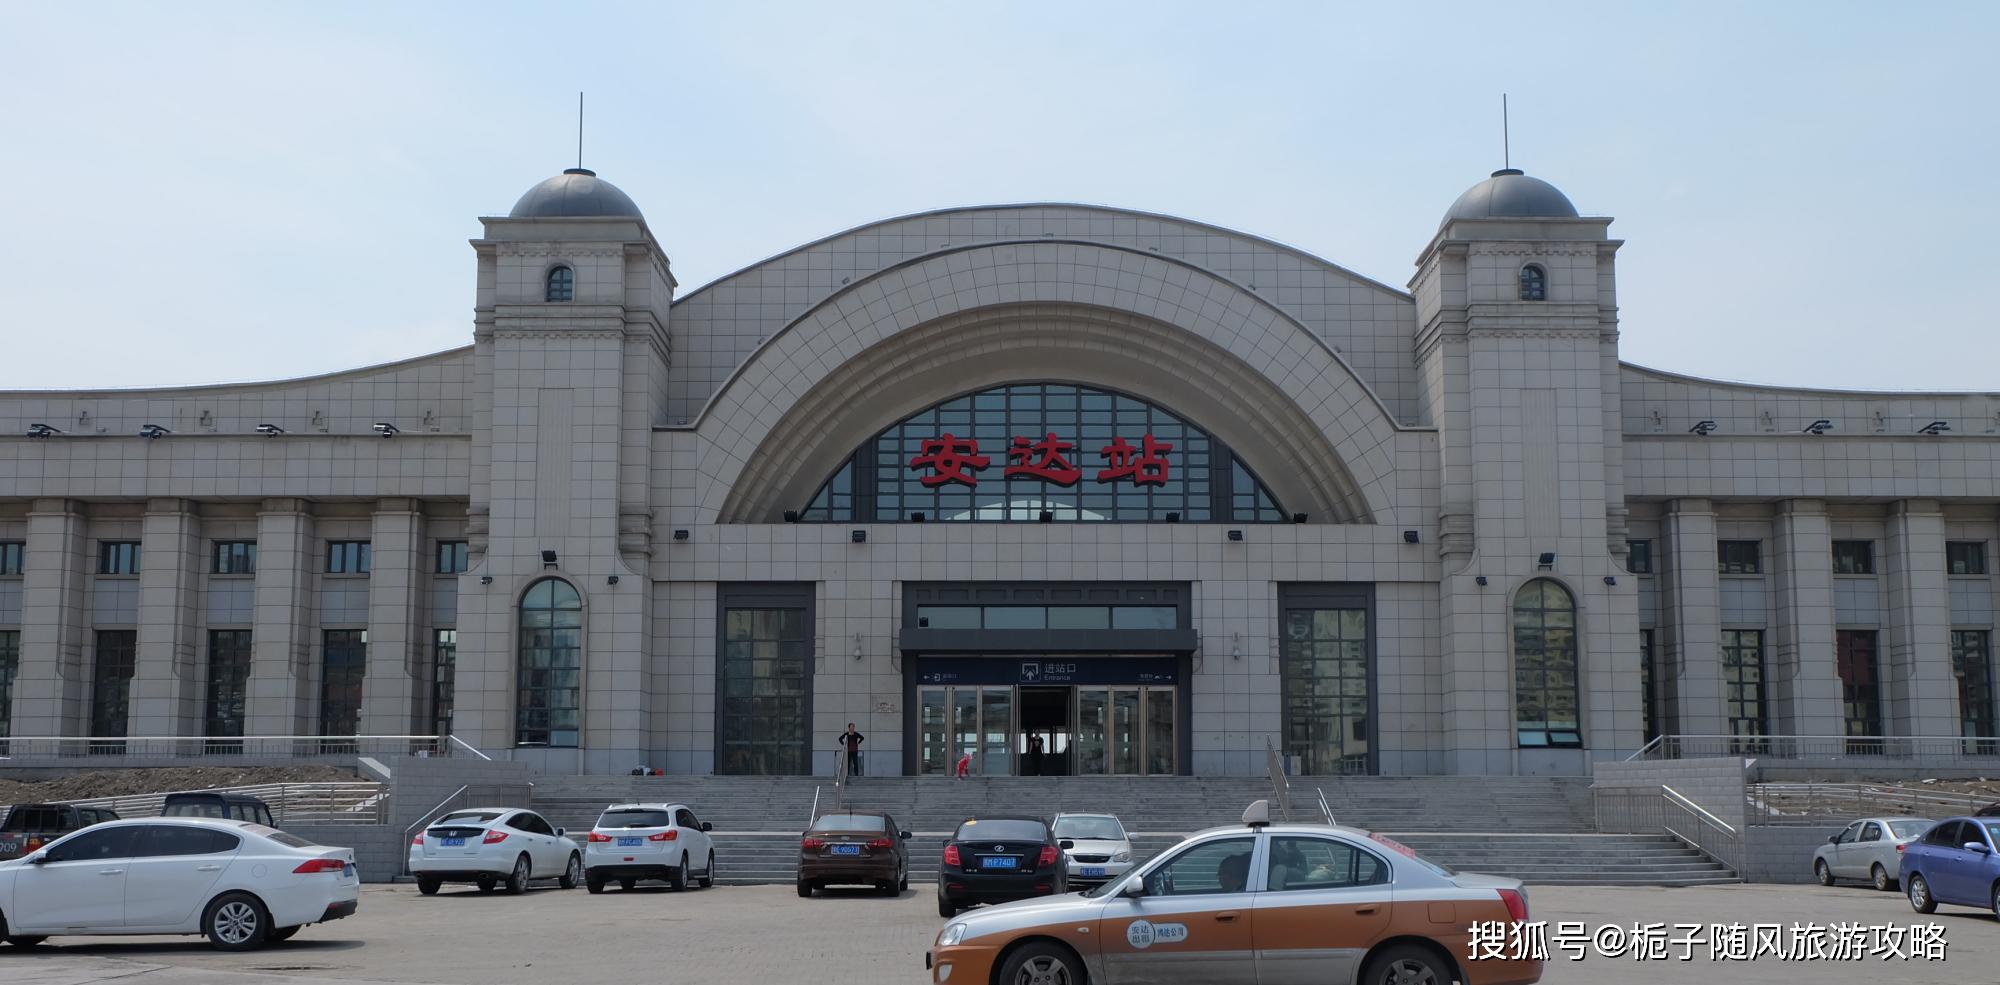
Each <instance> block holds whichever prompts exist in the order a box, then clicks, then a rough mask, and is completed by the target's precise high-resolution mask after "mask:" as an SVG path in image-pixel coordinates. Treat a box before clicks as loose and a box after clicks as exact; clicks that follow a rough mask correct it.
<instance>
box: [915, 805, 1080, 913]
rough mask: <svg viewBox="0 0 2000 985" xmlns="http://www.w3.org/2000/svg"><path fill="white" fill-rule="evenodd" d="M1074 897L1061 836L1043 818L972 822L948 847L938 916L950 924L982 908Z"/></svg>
mask: <svg viewBox="0 0 2000 985" xmlns="http://www.w3.org/2000/svg"><path fill="white" fill-rule="evenodd" d="M1068 891H1069V874H1068V866H1066V865H1064V864H1063V852H1062V849H1061V848H1060V847H1058V846H1057V844H1056V833H1055V830H1054V829H1053V828H1050V827H1049V822H1048V821H1047V820H1046V819H1044V818H1039V817H986V818H972V819H968V820H967V821H966V822H965V823H964V824H961V825H959V826H958V830H957V831H956V832H954V833H953V834H952V836H951V840H950V841H947V842H945V843H944V861H943V864H942V865H940V866H939V867H938V916H941V917H944V918H946V919H950V918H952V917H955V916H957V915H958V911H960V910H963V909H965V908H966V907H969V906H973V905H975V904H979V903H1006V902H1009V901H1012V900H1018V899H1029V898H1031V897H1035V896H1054V895H1057V894H1060V893H1066V892H1068Z"/></svg>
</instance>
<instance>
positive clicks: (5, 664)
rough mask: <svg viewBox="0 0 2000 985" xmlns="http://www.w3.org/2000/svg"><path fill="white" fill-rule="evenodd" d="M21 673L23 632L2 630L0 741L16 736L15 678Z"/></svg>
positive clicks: (0, 648)
mask: <svg viewBox="0 0 2000 985" xmlns="http://www.w3.org/2000/svg"><path fill="white" fill-rule="evenodd" d="M20 671H21V631H20V630H18V629H0V739H4V738H6V737H7V736H10V735H13V734H14V729H13V725H14V676H15V675H16V674H18V673H20Z"/></svg>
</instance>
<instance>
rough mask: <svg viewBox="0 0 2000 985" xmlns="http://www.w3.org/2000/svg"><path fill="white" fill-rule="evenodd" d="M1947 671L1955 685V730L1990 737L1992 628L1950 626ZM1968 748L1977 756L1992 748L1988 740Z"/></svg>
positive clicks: (1970, 737) (1992, 694) (1960, 733)
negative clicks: (1955, 627)
mask: <svg viewBox="0 0 2000 985" xmlns="http://www.w3.org/2000/svg"><path fill="white" fill-rule="evenodd" d="M1951 671H1952V678H1953V682H1954V683H1955V684H1956V685H1957V688H1958V731H1959V735H1960V736H1962V737H1964V738H1967V739H1975V738H1976V739H1991V738H1993V737H1994V733H1995V730H1996V726H1995V724H1994V718H1995V716H1994V693H1993V684H1994V673H1993V631H1992V630H1990V629H1953V630H1952V631H1951ZM1977 745H1978V746H1979V747H1980V748H1978V749H1975V750H1971V751H1973V752H1975V753H1976V754H1980V755H1991V754H1993V753H1994V752H1995V751H2000V750H1994V749H1992V748H1988V747H1990V746H1992V745H1993V744H1992V743H1987V742H1982V743H1977Z"/></svg>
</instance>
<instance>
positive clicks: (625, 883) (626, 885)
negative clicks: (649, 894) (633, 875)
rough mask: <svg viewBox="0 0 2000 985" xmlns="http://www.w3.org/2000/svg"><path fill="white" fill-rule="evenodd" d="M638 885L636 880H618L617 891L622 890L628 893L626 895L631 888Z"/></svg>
mask: <svg viewBox="0 0 2000 985" xmlns="http://www.w3.org/2000/svg"><path fill="white" fill-rule="evenodd" d="M638 884H639V880H637V879H620V880H618V888H619V889H622V890H624V891H626V892H628V893H629V892H631V891H632V887H633V886H637V885H638Z"/></svg>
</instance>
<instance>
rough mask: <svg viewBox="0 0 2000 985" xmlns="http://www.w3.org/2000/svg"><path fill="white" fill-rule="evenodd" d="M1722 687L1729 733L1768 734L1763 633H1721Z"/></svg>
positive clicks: (1735, 630)
mask: <svg viewBox="0 0 2000 985" xmlns="http://www.w3.org/2000/svg"><path fill="white" fill-rule="evenodd" d="M1746 543H1755V542H1754V541H1749V542H1746ZM1722 686H1723V699H1724V704H1725V706H1726V708H1727V712H1728V718H1729V734H1731V735H1736V736H1743V737H1755V736H1762V735H1766V734H1768V729H1769V724H1768V723H1767V722H1766V720H1765V717H1764V714H1765V709H1764V631H1763V630H1761V629H1725V630H1723V631H1722ZM1751 748H1754V747H1751Z"/></svg>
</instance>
